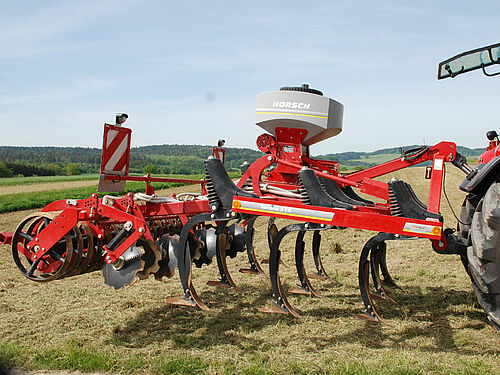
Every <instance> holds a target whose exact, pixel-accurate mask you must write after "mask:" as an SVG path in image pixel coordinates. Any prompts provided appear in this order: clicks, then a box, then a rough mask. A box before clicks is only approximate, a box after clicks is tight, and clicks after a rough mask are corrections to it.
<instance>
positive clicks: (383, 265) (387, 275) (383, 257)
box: [377, 242, 401, 289]
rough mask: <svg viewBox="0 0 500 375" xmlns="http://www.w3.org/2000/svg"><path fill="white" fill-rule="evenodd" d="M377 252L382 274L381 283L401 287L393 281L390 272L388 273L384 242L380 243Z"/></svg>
mask: <svg viewBox="0 0 500 375" xmlns="http://www.w3.org/2000/svg"><path fill="white" fill-rule="evenodd" d="M377 251H378V253H379V262H380V271H381V272H382V276H383V277H384V279H383V280H382V284H383V285H385V286H389V287H392V288H397V289H401V288H400V287H399V286H398V284H396V282H395V281H394V279H393V278H392V277H391V274H390V273H389V270H388V269H387V256H386V254H387V245H386V243H385V242H382V243H380V246H379V248H378V250H377Z"/></svg>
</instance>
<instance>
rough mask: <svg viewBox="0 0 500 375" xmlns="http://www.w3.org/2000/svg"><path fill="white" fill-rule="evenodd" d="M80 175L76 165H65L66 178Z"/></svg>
mask: <svg viewBox="0 0 500 375" xmlns="http://www.w3.org/2000/svg"><path fill="white" fill-rule="evenodd" d="M79 174H80V169H79V168H78V165H76V164H73V163H69V164H68V165H66V175H67V176H76V175H79Z"/></svg>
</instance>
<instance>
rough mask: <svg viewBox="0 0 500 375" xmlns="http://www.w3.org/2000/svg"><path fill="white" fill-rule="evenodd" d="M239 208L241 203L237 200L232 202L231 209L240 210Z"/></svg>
mask: <svg viewBox="0 0 500 375" xmlns="http://www.w3.org/2000/svg"><path fill="white" fill-rule="evenodd" d="M240 207H241V202H240V201H238V200H235V201H233V208H240Z"/></svg>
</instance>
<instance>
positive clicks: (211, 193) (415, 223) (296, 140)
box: [1, 45, 500, 328]
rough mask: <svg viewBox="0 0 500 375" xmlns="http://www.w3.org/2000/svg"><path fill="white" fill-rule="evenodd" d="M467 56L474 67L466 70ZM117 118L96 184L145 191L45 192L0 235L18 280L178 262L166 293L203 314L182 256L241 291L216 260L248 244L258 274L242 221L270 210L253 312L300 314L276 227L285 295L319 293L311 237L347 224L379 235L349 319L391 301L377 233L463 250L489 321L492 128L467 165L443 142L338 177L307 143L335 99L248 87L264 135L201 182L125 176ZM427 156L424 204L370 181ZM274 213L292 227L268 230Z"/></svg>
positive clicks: (498, 221) (329, 129) (496, 173)
mask: <svg viewBox="0 0 500 375" xmlns="http://www.w3.org/2000/svg"><path fill="white" fill-rule="evenodd" d="M498 55H499V47H498V45H495V46H489V47H485V48H484V49H481V50H475V51H471V52H470V53H467V54H462V55H459V56H456V57H455V58H452V59H450V60H447V61H446V62H444V63H443V64H441V65H440V68H439V78H446V77H454V76H456V75H458V74H461V73H463V72H466V71H470V70H473V68H474V69H480V68H481V69H483V70H484V68H485V66H488V65H492V64H493V61H498V59H497V60H495V58H494V57H493V56H498ZM477 56H479V58H477ZM486 58H488V59H489V60H488V61H489V62H488V63H484V61H485V59H486ZM478 59H479V60H478ZM470 61H472V62H474V63H476V62H477V61H483V63H482V65H481V64H479V65H477V64H476V66H472V63H471V62H470ZM490 63H491V64H490ZM459 65H461V66H462V67H461V68H460V67H459V68H457V66H459ZM126 117H127V116H126V115H125V114H122V115H119V116H117V121H116V124H115V125H109V124H105V128H104V141H103V156H102V165H101V178H100V181H99V191H107V192H111V191H122V190H123V188H124V184H125V182H126V181H130V180H139V181H144V182H145V184H146V189H145V193H139V194H132V193H129V194H127V195H125V196H122V197H115V196H110V195H105V196H103V197H99V196H98V194H92V196H91V197H89V198H88V199H82V200H72V199H67V200H60V201H56V202H53V203H51V204H49V205H48V206H46V207H45V208H43V209H42V210H41V212H38V213H35V214H32V215H30V216H28V217H27V218H25V219H24V220H23V221H22V222H21V223H20V224H19V226H18V227H17V229H16V230H15V232H13V233H3V234H1V238H2V239H3V242H4V243H11V244H12V255H13V258H14V261H15V263H16V265H17V266H18V268H19V269H20V270H21V272H22V273H23V274H24V275H25V276H26V277H27V278H28V279H30V280H33V281H38V282H46V281H51V280H56V279H61V278H65V277H70V276H76V275H79V274H83V273H88V272H93V271H96V270H102V275H103V277H104V282H105V284H106V285H109V286H112V287H114V288H115V289H121V288H123V287H124V286H127V285H132V284H133V283H134V282H135V281H137V280H140V279H146V278H148V277H150V276H154V277H155V278H156V279H161V278H163V277H172V276H174V273H175V269H176V268H178V271H179V277H180V281H181V285H182V295H181V296H180V297H178V298H169V299H168V300H167V302H168V303H171V304H175V305H183V306H197V307H199V308H201V309H204V310H206V309H208V307H207V306H206V305H205V304H204V303H203V301H202V300H201V298H200V296H199V295H198V294H197V292H196V289H195V286H194V284H193V278H192V271H193V264H194V265H195V266H196V267H203V266H204V265H208V264H210V263H212V261H213V259H214V258H215V260H216V263H217V267H218V271H219V275H220V278H219V280H215V281H210V282H209V284H210V285H213V286H219V287H226V288H234V289H235V290H238V291H239V288H238V286H237V285H236V284H235V282H234V281H233V279H232V277H231V275H230V272H229V270H228V267H227V264H226V258H227V257H228V256H229V257H235V256H237V255H238V253H246V256H247V257H248V261H249V265H248V268H244V269H241V270H240V272H242V273H248V274H264V271H263V269H262V267H261V264H262V263H263V262H262V261H261V262H259V261H258V259H257V258H256V256H255V252H254V247H253V237H254V229H253V226H254V223H255V220H256V219H257V218H258V217H268V218H269V222H268V233H267V239H268V244H269V259H268V262H269V277H270V281H271V287H272V304H270V305H269V306H265V307H263V308H261V311H263V312H269V313H282V314H291V315H293V316H295V317H299V316H300V315H299V313H298V312H297V311H296V310H294V308H293V307H292V306H291V305H290V303H289V301H288V299H287V296H286V294H285V291H284V288H283V287H282V284H281V282H280V277H279V269H280V263H281V259H280V258H281V252H282V251H287V249H283V248H282V241H283V238H284V237H285V236H287V235H289V234H291V233H295V234H296V241H295V250H294V251H295V263H296V269H297V275H298V279H299V286H298V287H297V288H290V289H288V292H289V293H297V294H304V295H308V296H317V297H319V293H318V292H317V291H316V290H315V289H314V287H313V284H312V283H311V281H310V280H311V279H317V280H324V281H328V280H330V278H329V276H328V273H327V270H325V268H324V266H323V264H322V261H321V256H320V248H321V239H322V233H323V232H324V231H327V230H340V229H343V228H358V229H366V230H371V231H376V232H378V234H377V235H375V236H373V237H372V238H371V239H369V240H368V241H367V242H366V244H365V245H364V247H363V249H362V250H361V254H360V259H359V270H358V277H359V288H360V291H361V297H362V301H363V304H364V310H363V312H362V314H359V317H361V318H364V319H367V320H372V321H380V320H382V318H381V316H380V315H379V313H378V311H377V310H376V307H375V302H376V301H377V300H380V299H385V300H389V301H392V300H391V298H390V297H389V293H388V292H387V289H386V288H387V287H395V286H396V284H395V282H394V280H393V278H392V277H391V275H390V273H389V271H388V269H387V263H386V257H387V254H386V242H387V241H396V240H409V239H415V238H427V239H429V240H430V241H431V247H432V249H433V250H434V251H436V252H437V253H439V254H456V255H458V256H459V257H460V259H461V261H462V263H463V264H464V266H465V269H466V270H467V272H468V274H469V275H470V277H471V280H472V285H473V288H474V291H475V293H476V295H477V297H478V300H479V303H480V304H481V305H482V306H483V307H484V309H485V310H486V313H487V315H488V318H489V319H490V321H491V322H492V324H493V325H494V326H496V327H497V328H499V327H500V248H499V247H500V205H499V196H500V181H499V177H500V158H499V157H498V156H497V155H500V142H499V139H498V136H497V134H496V132H494V131H490V132H488V134H487V137H488V139H489V141H490V143H489V146H488V148H487V151H486V152H485V153H483V155H482V156H481V158H480V161H479V164H478V165H477V166H476V167H475V168H473V169H472V168H470V167H469V166H468V164H467V162H466V159H465V158H464V157H463V156H462V155H460V154H459V153H458V152H457V146H456V145H455V143H452V142H441V143H438V144H436V145H434V146H421V147H417V148H413V149H410V150H407V151H405V152H402V155H401V157H399V158H397V159H395V160H392V161H389V162H386V163H383V164H380V165H377V166H375V167H371V168H368V169H365V170H361V171H357V172H354V173H349V174H342V173H340V172H339V164H338V163H337V162H334V161H326V160H318V159H315V158H312V157H311V156H310V154H309V147H310V146H311V145H313V144H315V143H317V142H320V141H322V140H325V139H328V138H330V137H333V136H335V135H337V134H339V133H340V132H341V130H342V120H343V105H342V104H340V103H339V102H337V101H335V100H333V99H330V98H328V97H326V96H324V95H323V94H322V93H321V92H320V91H318V90H315V89H312V88H310V87H309V86H308V85H302V86H301V87H283V88H281V89H280V90H278V91H271V92H265V93H261V94H259V95H258V96H257V110H256V123H257V125H258V126H260V127H261V128H263V129H264V130H265V131H266V133H264V134H262V135H260V136H259V137H258V139H257V146H258V148H259V150H261V151H262V152H263V155H262V156H261V157H260V158H259V159H257V160H256V161H255V162H253V163H252V164H248V163H246V164H244V165H242V177H241V178H240V179H239V180H238V181H237V182H236V183H235V182H233V181H232V180H231V179H230V177H229V176H228V174H227V172H226V170H225V168H224V162H225V150H224V149H223V148H222V146H223V142H220V143H219V146H218V147H214V148H213V154H212V155H211V156H209V157H208V159H207V160H205V162H204V170H205V178H204V179H202V180H180V179H169V178H160V177H151V176H149V175H147V176H144V177H138V176H130V175H129V174H128V166H129V152H130V138H131V130H130V129H128V128H125V127H123V126H122V124H123V123H124V122H125V120H126ZM425 162H427V163H428V164H430V165H429V166H427V167H426V173H425V178H426V179H428V180H429V184H430V190H429V198H428V201H427V203H424V202H421V201H420V200H419V199H418V198H417V196H416V194H415V193H414V191H413V189H412V187H411V186H410V185H409V184H408V183H406V182H404V181H401V180H397V179H394V178H393V179H391V180H390V181H389V182H387V183H384V182H380V181H379V180H376V179H375V178H376V177H379V176H383V175H387V174H389V173H391V172H394V171H396V170H400V169H402V168H407V167H411V166H415V165H419V164H421V163H425ZM448 164H451V165H453V166H454V167H457V168H459V169H460V170H461V171H462V172H463V173H464V175H465V179H464V182H463V183H462V185H461V186H460V188H461V189H462V190H463V191H465V192H466V193H467V197H466V199H465V201H464V202H463V205H462V210H461V213H460V220H459V223H458V225H457V226H456V229H455V228H445V227H444V222H443V217H442V215H441V214H440V203H441V191H442V187H443V181H444V176H445V170H446V166H447V165H448ZM155 181H163V182H183V183H193V184H200V191H199V192H198V193H191V192H189V193H183V194H177V195H175V194H172V195H171V196H169V197H160V196H156V195H155V191H154V189H153V188H152V186H151V183H152V182H155ZM360 193H364V195H363V197H361V196H360ZM276 218H283V219H290V220H293V223H292V224H288V225H285V226H284V227H282V228H278V226H277V225H276V223H275V219H276ZM454 227H455V226H454ZM307 232H313V234H312V255H313V259H314V264H315V270H314V272H312V273H310V274H308V273H307V272H306V270H305V267H304V252H305V242H304V238H305V234H306V233H307ZM262 280H264V279H262Z"/></svg>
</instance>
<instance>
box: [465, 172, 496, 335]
mask: <svg viewBox="0 0 500 375" xmlns="http://www.w3.org/2000/svg"><path fill="white" fill-rule="evenodd" d="M470 239H471V246H469V247H468V248H467V258H468V263H469V271H470V275H471V278H472V286H473V289H474V292H475V294H476V297H477V299H478V301H479V303H480V305H481V306H482V307H483V308H484V310H485V311H486V313H487V315H488V319H489V320H490V321H491V323H492V325H493V326H494V327H495V328H496V329H498V330H500V183H498V182H497V183H494V184H492V185H491V186H490V188H489V189H488V191H487V192H486V194H485V196H484V197H483V198H482V199H481V201H480V202H479V204H478V205H477V208H476V210H475V212H474V216H473V218H472V222H471V227H470Z"/></svg>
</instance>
